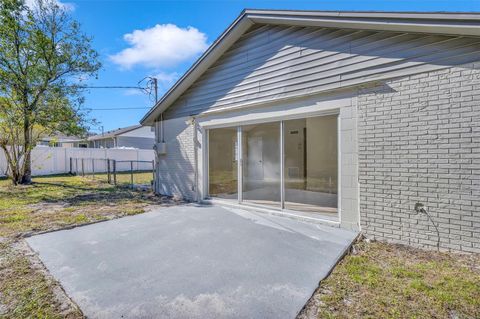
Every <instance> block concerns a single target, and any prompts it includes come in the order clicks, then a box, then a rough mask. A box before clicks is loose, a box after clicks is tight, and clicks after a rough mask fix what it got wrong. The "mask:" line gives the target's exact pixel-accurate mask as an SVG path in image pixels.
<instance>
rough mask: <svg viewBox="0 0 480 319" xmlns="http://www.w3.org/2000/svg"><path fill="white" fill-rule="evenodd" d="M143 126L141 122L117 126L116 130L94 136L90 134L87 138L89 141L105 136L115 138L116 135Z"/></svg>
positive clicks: (101, 138)
mask: <svg viewBox="0 0 480 319" xmlns="http://www.w3.org/2000/svg"><path fill="white" fill-rule="evenodd" d="M140 127H142V125H141V124H137V125H132V126H127V127H122V128H117V129H116V130H111V131H107V132H105V133H103V134H97V135H93V136H90V137H89V138H88V139H87V140H89V141H96V140H103V139H105V138H113V137H116V136H118V135H121V134H124V133H128V132H130V131H133V130H136V129H138V128H140Z"/></svg>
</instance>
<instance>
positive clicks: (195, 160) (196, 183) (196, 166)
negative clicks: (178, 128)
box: [191, 116, 200, 202]
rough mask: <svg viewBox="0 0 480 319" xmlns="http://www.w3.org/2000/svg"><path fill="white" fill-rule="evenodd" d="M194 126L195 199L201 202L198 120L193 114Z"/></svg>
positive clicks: (192, 121)
mask: <svg viewBox="0 0 480 319" xmlns="http://www.w3.org/2000/svg"><path fill="white" fill-rule="evenodd" d="M191 123H192V128H193V162H194V181H193V182H194V185H193V191H195V201H196V202H200V194H199V192H198V147H197V144H198V142H197V137H198V134H197V122H196V119H195V117H193V116H192V119H191Z"/></svg>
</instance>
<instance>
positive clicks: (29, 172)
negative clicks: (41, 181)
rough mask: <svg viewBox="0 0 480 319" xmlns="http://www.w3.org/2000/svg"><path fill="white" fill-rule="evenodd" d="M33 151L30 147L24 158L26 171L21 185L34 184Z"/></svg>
mask: <svg viewBox="0 0 480 319" xmlns="http://www.w3.org/2000/svg"><path fill="white" fill-rule="evenodd" d="M31 155H32V150H31V148H30V146H28V148H27V149H26V151H25V156H24V159H23V160H24V161H25V162H24V164H23V167H24V170H23V175H22V180H21V181H20V184H31V183H32V156H31Z"/></svg>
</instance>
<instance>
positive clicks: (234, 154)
mask: <svg viewBox="0 0 480 319" xmlns="http://www.w3.org/2000/svg"><path fill="white" fill-rule="evenodd" d="M208 139H209V141H208V184H209V185H208V186H209V187H208V188H209V194H210V196H212V197H219V198H230V199H237V198H238V186H237V185H238V147H237V128H236V127H229V128H219V129H214V130H210V131H209V133H208Z"/></svg>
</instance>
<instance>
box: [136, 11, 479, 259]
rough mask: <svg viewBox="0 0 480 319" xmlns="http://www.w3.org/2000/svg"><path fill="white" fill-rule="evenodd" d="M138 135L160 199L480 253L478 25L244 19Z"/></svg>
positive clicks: (384, 18) (460, 20) (401, 16)
mask: <svg viewBox="0 0 480 319" xmlns="http://www.w3.org/2000/svg"><path fill="white" fill-rule="evenodd" d="M142 124H143V125H155V131H156V133H157V134H156V136H157V142H158V144H157V146H156V149H157V152H158V164H157V165H158V167H157V181H156V191H157V192H158V193H162V194H168V195H176V196H182V197H184V198H187V199H192V200H199V201H200V200H211V201H213V202H220V203H224V204H225V203H227V204H228V203H231V204H236V205H238V204H240V205H245V206H246V205H249V206H255V207H258V208H268V209H269V210H270V211H272V210H273V211H276V212H277V213H279V214H288V215H296V216H300V217H302V218H304V219H309V220H313V219H315V220H317V221H319V222H324V223H329V224H332V225H337V226H339V227H344V228H348V229H355V230H361V231H362V232H364V233H365V234H366V235H367V236H370V237H374V238H378V239H384V240H389V241H392V242H398V243H405V244H410V245H414V246H421V247H432V248H434V247H436V246H437V241H438V245H439V246H440V248H444V249H452V250H461V251H468V252H480V215H479V212H480V164H479V163H480V14H477V13H395V12H383V13H382V12H319V11H274V10H246V11H244V12H243V13H242V14H241V15H240V16H239V17H238V18H237V19H236V20H235V21H234V22H233V24H232V25H231V26H230V27H228V29H227V30H226V31H225V32H224V33H223V34H222V35H221V36H220V37H219V38H218V39H217V40H216V41H215V42H214V43H213V44H212V46H211V47H210V48H209V49H208V50H207V51H206V52H205V54H204V55H203V56H202V57H200V59H199V60H198V61H197V62H196V63H195V64H194V65H193V66H192V67H191V68H190V69H189V70H188V71H187V73H186V74H185V75H184V76H182V77H181V78H180V80H179V81H178V82H177V83H176V84H175V85H174V86H173V87H172V88H171V89H170V90H169V91H168V92H167V93H166V94H165V95H164V96H163V98H162V99H161V100H160V101H159V102H158V103H157V104H156V105H155V107H154V108H152V109H151V110H150V111H149V113H147V114H146V115H145V117H144V118H143V119H142ZM425 213H428V214H429V216H427V215H426V214H425ZM430 218H431V219H430ZM437 228H438V233H437V230H436V229H437Z"/></svg>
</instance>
